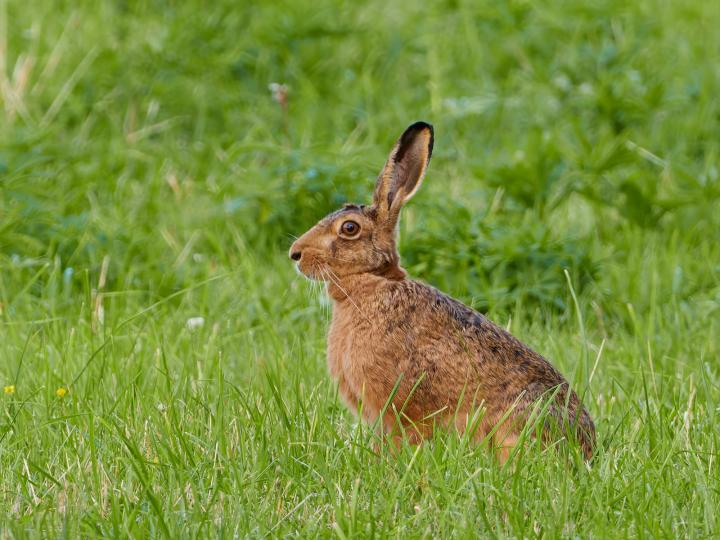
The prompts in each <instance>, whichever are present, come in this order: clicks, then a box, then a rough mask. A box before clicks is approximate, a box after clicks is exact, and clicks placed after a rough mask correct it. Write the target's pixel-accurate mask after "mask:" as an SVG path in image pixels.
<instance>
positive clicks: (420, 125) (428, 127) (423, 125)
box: [400, 120, 435, 159]
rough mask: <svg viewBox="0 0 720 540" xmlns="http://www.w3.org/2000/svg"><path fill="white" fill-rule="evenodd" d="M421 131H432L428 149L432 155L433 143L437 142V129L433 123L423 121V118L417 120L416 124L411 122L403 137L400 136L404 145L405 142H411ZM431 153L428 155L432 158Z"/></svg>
mask: <svg viewBox="0 0 720 540" xmlns="http://www.w3.org/2000/svg"><path fill="white" fill-rule="evenodd" d="M421 131H429V132H430V141H429V142H428V151H429V154H430V155H432V150H433V143H434V142H435V129H434V128H433V126H432V124H428V123H427V122H423V121H422V120H420V121H418V122H415V123H414V124H410V125H409V126H408V128H407V129H406V130H405V132H404V133H403V134H402V137H400V141H401V145H403V146H404V145H405V144H407V143H409V142H410V141H411V140H412V139H414V138H415V137H416V136H417V135H418V134H419V133H420V132H421ZM430 155H428V159H430Z"/></svg>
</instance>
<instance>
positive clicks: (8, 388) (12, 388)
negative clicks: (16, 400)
mask: <svg viewBox="0 0 720 540" xmlns="http://www.w3.org/2000/svg"><path fill="white" fill-rule="evenodd" d="M3 390H4V391H5V393H6V394H14V393H15V385H14V384H10V385H8V386H6V387H5V388H3Z"/></svg>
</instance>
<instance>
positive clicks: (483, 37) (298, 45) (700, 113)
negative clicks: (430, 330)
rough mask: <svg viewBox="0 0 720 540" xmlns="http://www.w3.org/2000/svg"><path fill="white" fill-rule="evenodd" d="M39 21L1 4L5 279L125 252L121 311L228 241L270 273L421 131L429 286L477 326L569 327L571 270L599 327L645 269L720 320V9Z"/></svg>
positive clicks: (117, 14) (202, 6) (437, 10)
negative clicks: (271, 265) (533, 317)
mask: <svg viewBox="0 0 720 540" xmlns="http://www.w3.org/2000/svg"><path fill="white" fill-rule="evenodd" d="M31 4H32V8H31V7H30V5H28V4H27V3H25V2H10V3H4V4H3V6H4V7H3V9H4V10H5V11H6V13H5V15H4V21H5V22H4V24H5V27H4V28H3V37H4V43H3V46H2V52H1V54H2V58H1V62H2V65H0V71H1V72H2V85H1V87H0V88H2V99H3V107H4V114H3V117H2V147H1V149H0V174H2V184H1V188H2V194H1V195H0V205H1V206H0V242H1V244H0V249H1V250H2V251H1V252H2V255H1V256H2V265H3V268H4V270H3V273H4V274H5V275H6V279H12V277H11V276H13V275H16V274H27V273H28V272H30V273H32V270H31V268H32V267H37V266H38V265H41V264H43V263H44V262H47V261H51V262H53V264H55V262H54V261H57V264H58V265H59V270H60V271H63V272H64V271H65V270H67V269H68V268H72V269H73V270H74V272H75V274H74V277H72V278H71V279H69V278H68V276H67V275H66V281H67V280H68V279H69V283H66V287H70V288H71V289H72V288H75V287H78V286H80V278H79V277H78V276H79V274H78V270H80V269H84V268H88V269H89V270H90V272H91V273H99V271H100V266H101V264H102V259H103V257H104V256H105V255H109V256H110V263H109V264H110V271H109V272H108V276H109V279H110V284H109V287H110V288H113V289H126V288H131V289H134V288H138V287H140V288H142V289H145V290H148V289H149V290H153V291H154V292H158V293H160V294H167V293H168V292H171V291H173V290H176V289H177V288H179V287H182V286H185V285H187V284H189V283H192V282H193V280H194V279H196V278H197V275H196V274H195V270H194V265H193V257H192V256H193V254H197V255H198V256H197V257H195V259H197V258H198V257H205V258H208V259H211V260H217V262H218V263H221V262H225V263H227V265H228V266H229V267H232V264H233V263H232V261H233V260H234V259H235V258H237V257H242V256H243V254H242V253H241V252H240V251H239V250H238V249H237V246H236V244H235V243H234V242H233V240H232V239H231V236H232V235H233V234H237V235H238V236H239V237H242V239H243V249H247V250H252V251H253V252H255V253H257V254H258V257H259V259H258V263H259V264H262V261H263V259H264V258H265V257H266V256H267V255H266V254H268V253H281V252H283V251H284V250H285V249H286V247H287V246H288V245H289V243H290V240H291V236H290V235H292V234H294V235H299V234H300V233H301V232H303V231H304V230H305V229H307V228H308V227H309V226H310V225H312V224H313V223H314V222H315V221H316V220H317V219H318V218H319V217H320V216H322V215H324V214H325V213H326V212H328V211H330V210H332V209H333V208H334V207H336V206H337V205H338V204H340V203H342V202H344V201H347V200H352V201H357V202H363V201H367V200H368V198H369V195H370V192H371V189H372V185H373V182H374V178H375V175H376V174H377V172H378V171H379V169H380V166H381V165H382V163H383V160H384V159H385V156H386V153H387V151H388V150H389V148H390V147H391V145H392V143H393V142H394V140H395V138H396V137H397V136H398V134H399V133H401V132H402V130H403V129H404V127H405V126H406V125H408V124H409V123H411V122H413V121H415V120H417V119H423V120H426V121H429V122H431V123H433V124H434V125H435V128H436V133H437V136H436V140H437V143H436V148H435V154H434V158H433V163H432V167H431V169H430V172H429V176H428V181H427V182H426V185H425V186H424V187H423V191H422V193H420V196H419V197H418V198H417V199H416V200H415V201H413V204H412V205H411V206H410V207H409V208H408V211H407V212H406V215H405V216H404V223H403V232H402V253H403V255H404V263H405V264H406V265H407V266H408V267H409V269H410V271H411V272H412V273H414V274H415V275H418V276H420V277H422V278H424V279H426V280H429V281H430V282H432V283H434V284H436V285H438V286H440V287H442V288H445V289H446V290H449V291H450V292H452V293H454V294H458V295H460V296H463V297H464V298H465V299H468V298H469V299H472V301H473V302H474V303H475V305H476V306H477V307H480V308H483V309H504V310H508V309H512V308H513V307H514V306H517V305H518V304H522V305H526V306H532V307H540V308H542V309H549V310H564V309H566V308H567V305H566V299H567V294H566V293H567V283H566V279H565V277H564V275H563V272H562V270H563V269H565V268H566V269H568V270H569V271H570V273H571V275H572V277H573V280H574V283H575V287H576V288H577V289H578V291H580V292H582V291H584V290H586V289H588V288H590V289H591V290H592V293H591V294H592V295H593V298H595V299H596V300H597V302H598V303H600V304H601V303H605V302H611V303H616V302H617V303H619V304H621V305H623V304H625V303H626V302H629V301H631V302H632V301H639V302H641V303H642V298H643V297H644V294H643V287H645V286H646V285H647V284H648V283H649V282H650V281H651V280H650V279H649V272H654V273H656V274H657V279H661V280H665V281H667V285H668V286H669V287H670V289H669V290H672V292H673V294H675V295H679V298H690V297H691V296H692V295H703V294H706V295H708V298H713V299H714V300H715V301H717V275H718V274H717V272H718V267H717V265H715V266H712V265H711V266H708V263H709V261H708V260H707V255H708V250H711V249H714V248H712V247H711V246H710V244H708V241H709V240H710V239H711V238H713V237H715V238H716V237H717V232H718V219H719V218H718V214H719V212H718V197H719V194H720V179H719V178H718V174H719V171H718V154H719V139H718V134H719V133H720V104H719V103H718V99H717V95H718V87H719V84H718V83H719V79H720V73H719V72H718V64H717V62H716V58H717V54H718V51H719V49H720V37H718V34H717V32H716V29H717V28H718V26H719V24H720V15H719V14H718V12H719V11H720V9H719V8H718V6H717V4H715V3H683V2H654V1H640V2H634V3H632V4H627V3H626V2H619V1H618V2H615V1H612V0H608V1H603V2H583V3H576V2H564V1H557V2H545V3H542V4H536V3H533V2H528V1H512V2H507V3H501V4H498V3H496V2H474V1H473V2H464V1H461V0H458V1H447V2H429V3H423V4H422V5H420V4H418V5H400V4H397V5H392V4H389V5H388V4H387V3H386V2H367V3H365V2H363V3H357V4H348V3H345V2H332V1H323V2H318V3H314V4H313V5H312V7H310V6H308V5H306V4H304V3H302V2H272V3H254V2H241V3H237V2H213V3H211V4H209V5H208V4H206V3H201V2H180V3H174V4H165V3H162V2H98V3H95V4H93V5H92V6H90V5H88V6H85V7H82V8H80V7H78V6H77V5H76V4H75V3H72V2H67V3H62V2H60V3H52V4H50V3H46V2H37V3H33V2H31ZM713 243H714V242H713ZM658 250H659V251H660V253H658ZM703 250H705V251H703ZM713 254H714V255H717V251H713ZM679 259H682V261H680V260H679ZM715 262H717V259H715ZM179 263H182V264H179ZM645 263H646V264H645ZM196 266H197V265H196ZM700 267H702V269H701V268H700ZM201 273H202V272H201ZM627 274H630V275H627ZM158 276H162V278H161V279H159V280H158V279H157V278H158ZM711 290H712V291H714V293H712V294H710V291H711ZM713 307H714V308H715V309H716V307H717V304H713Z"/></svg>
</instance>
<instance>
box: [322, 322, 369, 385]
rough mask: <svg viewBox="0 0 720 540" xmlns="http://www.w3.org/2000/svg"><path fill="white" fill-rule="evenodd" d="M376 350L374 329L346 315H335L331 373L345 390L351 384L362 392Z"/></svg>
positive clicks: (329, 347)
mask: <svg viewBox="0 0 720 540" xmlns="http://www.w3.org/2000/svg"><path fill="white" fill-rule="evenodd" d="M372 347H373V344H372V331H371V329H370V328H365V327H364V325H362V324H358V321H357V318H353V317H348V315H347V314H345V313H342V312H340V313H337V312H334V313H333V318H332V322H331V323H330V329H329V331H328V342H327V356H328V369H329V371H330V375H331V376H332V377H333V379H335V380H336V381H337V382H339V383H340V384H341V390H342V386H343V384H347V385H348V386H349V387H350V388H353V389H355V390H356V391H357V392H359V391H360V389H361V388H362V386H363V376H364V372H365V368H366V365H367V363H368V361H369V359H371V358H372Z"/></svg>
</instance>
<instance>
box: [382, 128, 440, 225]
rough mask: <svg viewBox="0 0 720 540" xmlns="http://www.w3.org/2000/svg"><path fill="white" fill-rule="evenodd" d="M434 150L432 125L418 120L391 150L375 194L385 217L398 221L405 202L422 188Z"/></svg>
mask: <svg viewBox="0 0 720 540" xmlns="http://www.w3.org/2000/svg"><path fill="white" fill-rule="evenodd" d="M432 149H433V127H432V126H431V125H430V124H426V123H425V122H415V123H414V124H413V125H411V126H410V127H409V128H407V129H406V130H405V132H404V133H403V134H402V135H401V136H400V139H399V140H398V142H397V143H396V144H395V148H393V149H392V152H390V157H388V160H387V163H385V167H384V168H383V170H382V172H381V173H380V176H379V177H378V180H377V185H376V186H375V192H374V193H373V206H375V208H376V209H377V211H378V213H379V215H380V216H381V217H383V218H386V219H388V218H391V219H392V220H393V221H395V220H397V216H398V213H399V212H400V209H401V208H402V206H403V204H405V202H407V201H408V200H409V199H410V198H411V197H412V196H413V195H415V192H416V191H417V190H418V188H419V187H420V184H421V183H422V179H423V176H425V170H426V169H427V166H428V163H429V162H430V156H431V155H432Z"/></svg>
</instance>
